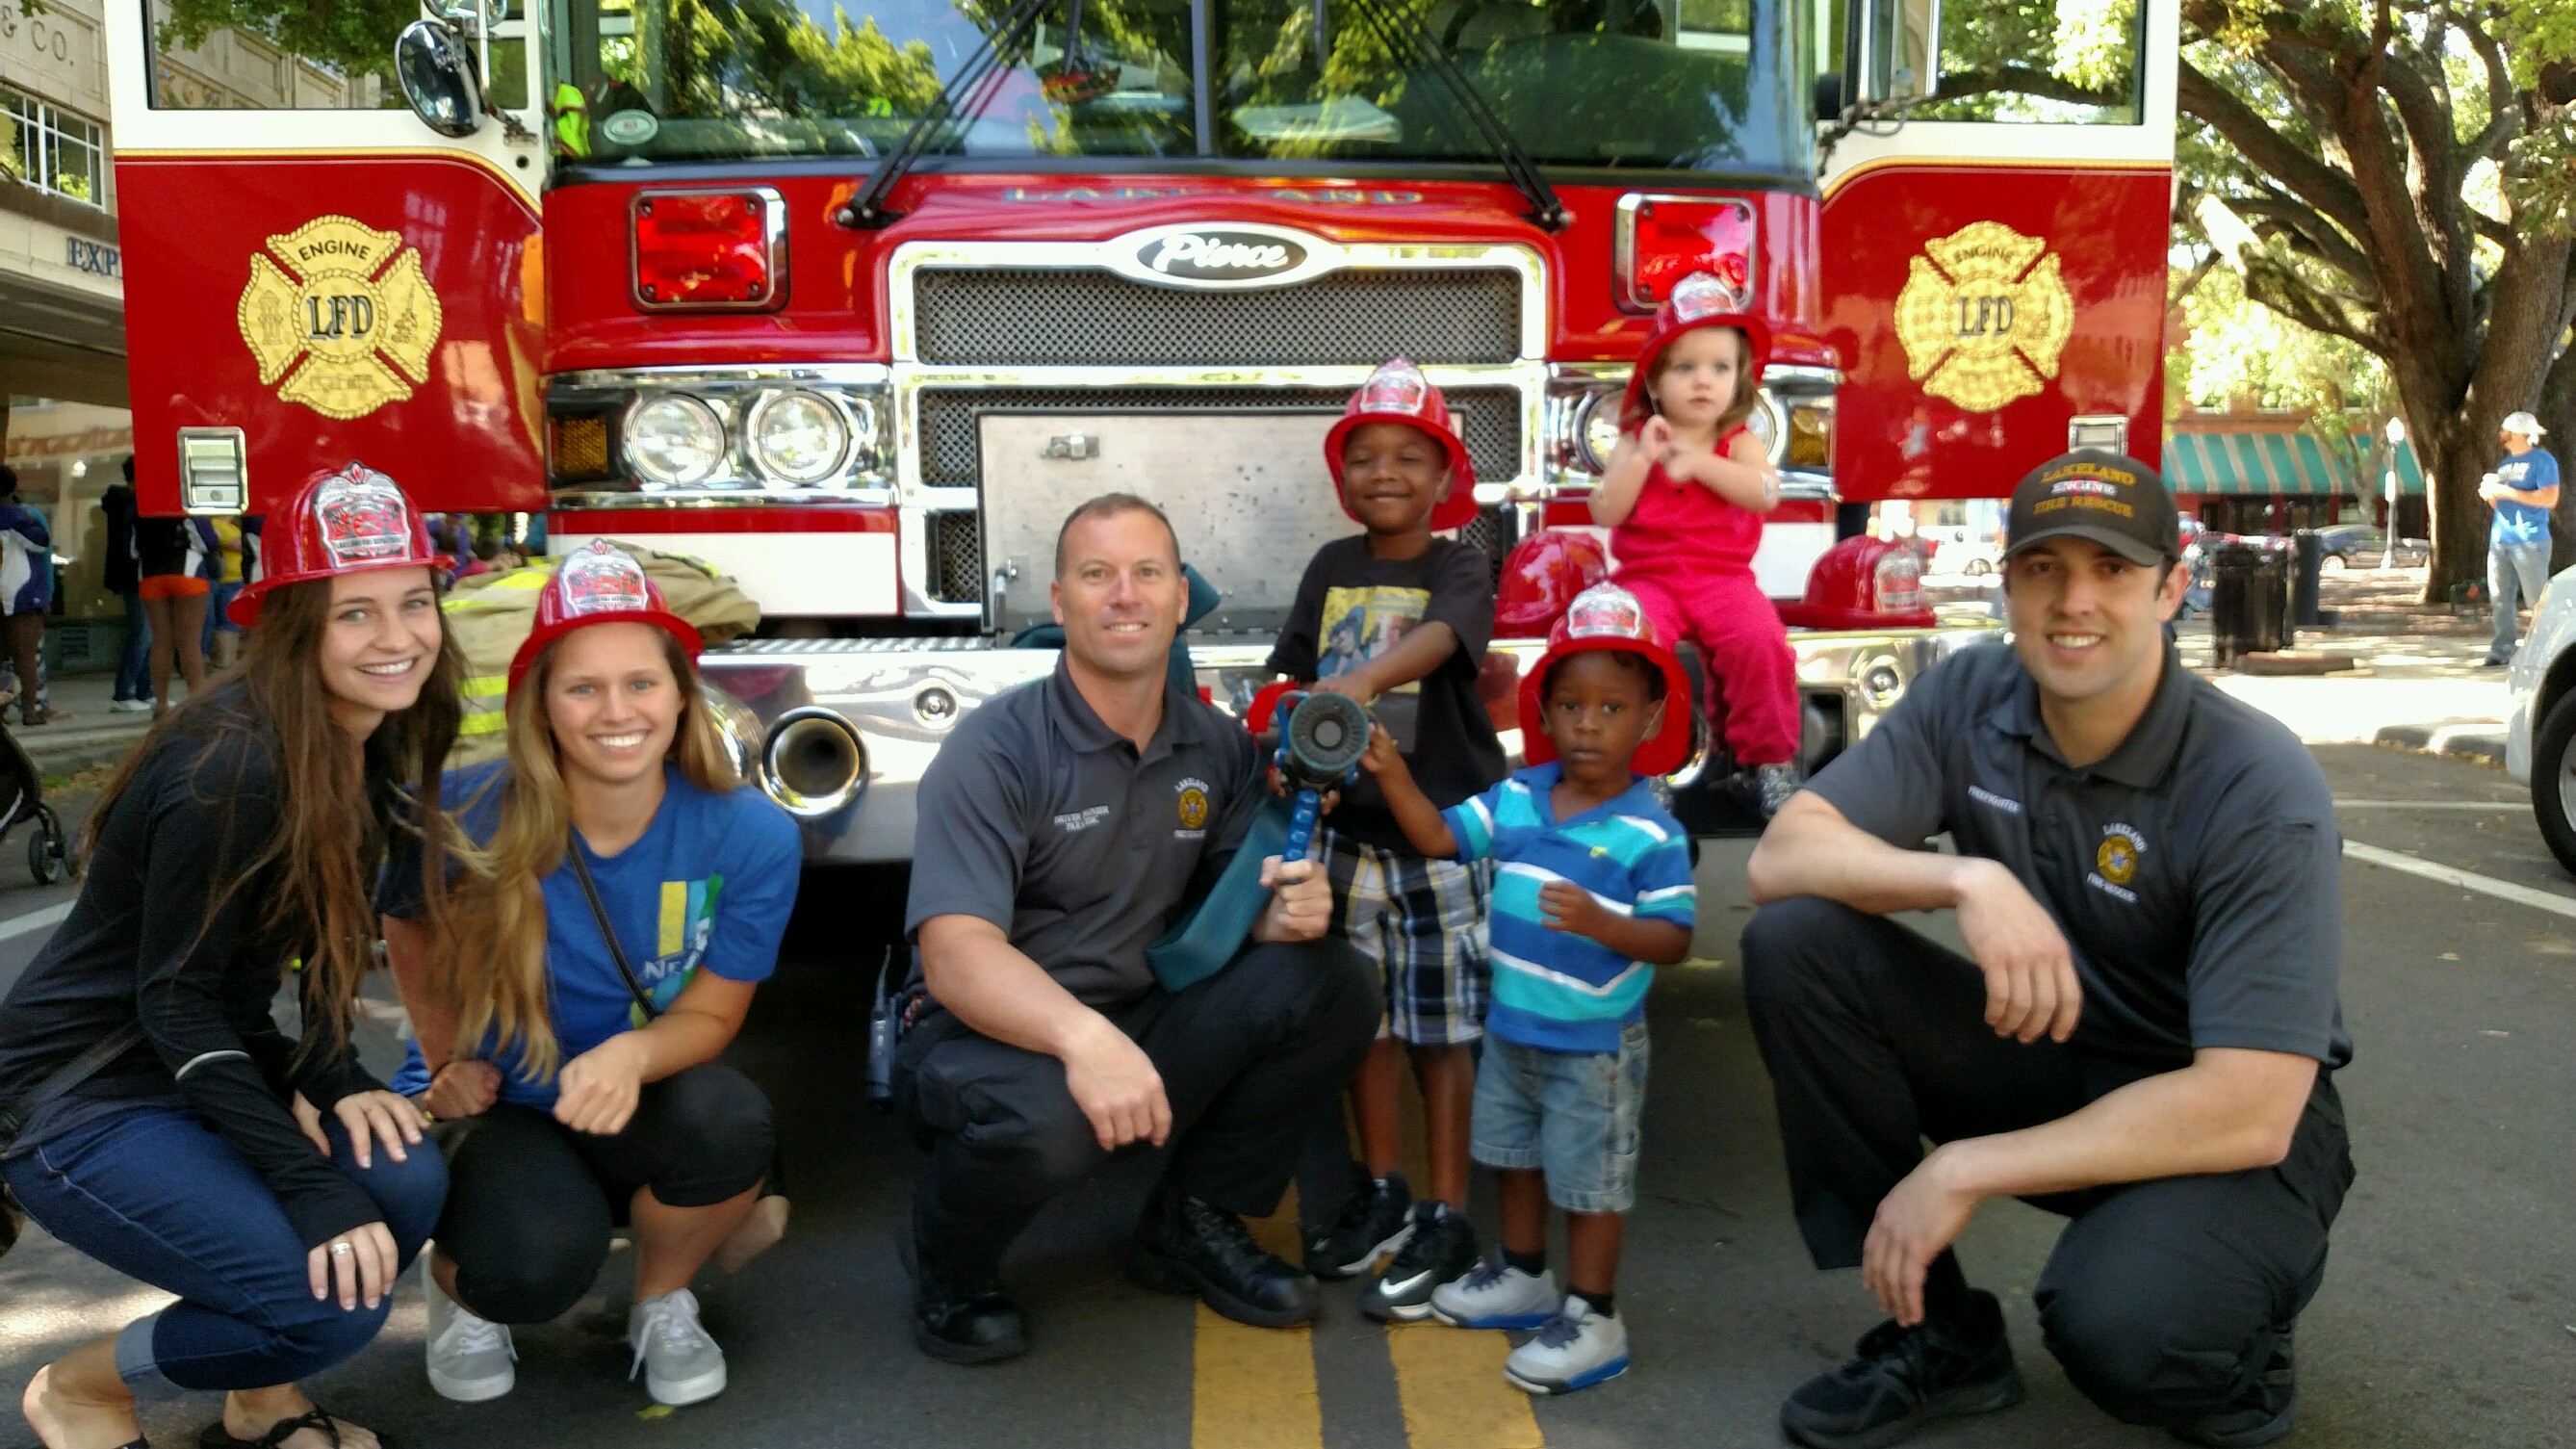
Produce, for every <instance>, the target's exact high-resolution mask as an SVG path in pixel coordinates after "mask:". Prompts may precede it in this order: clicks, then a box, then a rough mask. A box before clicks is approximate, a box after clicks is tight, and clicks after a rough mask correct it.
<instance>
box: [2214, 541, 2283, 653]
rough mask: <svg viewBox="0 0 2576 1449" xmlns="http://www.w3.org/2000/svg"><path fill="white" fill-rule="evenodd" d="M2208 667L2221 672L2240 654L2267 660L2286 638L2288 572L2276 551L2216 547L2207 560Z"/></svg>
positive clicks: (2239, 545)
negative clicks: (2212, 665)
mask: <svg viewBox="0 0 2576 1449" xmlns="http://www.w3.org/2000/svg"><path fill="white" fill-rule="evenodd" d="M2209 574H2210V581H2209V595H2210V597H2209V643H2210V657H2211V662H2213V663H2215V664H2216V665H2217V666H2218V667H2219V668H2221V669H2224V668H2226V667H2228V666H2229V665H2231V664H2234V663H2235V662H2236V659H2237V656H2239V655H2243V654H2268V653H2270V652H2272V651H2273V650H2276V649H2278V648H2280V647H2281V645H2282V642H2283V641H2284V640H2285V639H2286V637H2287V629H2286V625H2287V623H2288V617H2287V616H2288V613H2289V603H2290V594H2289V570H2288V568H2287V567H2286V566H2285V562H2284V559H2283V557H2282V554H2281V551H2280V550H2278V549H2269V548H2257V547H2255V546H2254V545H2252V544H2246V543H2227V544H2222V545H2220V546H2219V548H2218V550H2217V552H2215V553H2213V554H2212V555H2210V560H2209Z"/></svg>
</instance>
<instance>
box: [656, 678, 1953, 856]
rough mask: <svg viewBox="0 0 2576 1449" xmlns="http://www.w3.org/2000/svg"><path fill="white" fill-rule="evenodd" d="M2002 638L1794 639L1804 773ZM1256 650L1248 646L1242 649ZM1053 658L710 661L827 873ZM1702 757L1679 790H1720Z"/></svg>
mask: <svg viewBox="0 0 2576 1449" xmlns="http://www.w3.org/2000/svg"><path fill="white" fill-rule="evenodd" d="M1994 637H1997V636H1996V634H1995V633H1994V631H1992V630H1990V629H1979V628H1941V629H1915V630H1892V631H1884V632H1869V631H1859V632H1847V633H1793V634H1792V635H1791V636H1790V641H1791V644H1792V646H1793V647H1794V648H1795V649H1796V651H1797V654H1798V684H1799V692H1800V696H1801V702H1802V704H1803V706H1804V714H1805V718H1806V729H1805V734H1806V737H1807V738H1806V748H1805V764H1806V766H1807V768H1808V769H1809V770H1810V771H1813V770H1816V769H1820V768H1822V767H1823V766H1824V764H1825V763H1826V762H1828V761H1830V760H1831V759H1832V758H1833V756H1834V755H1836V754H1838V753H1840V752H1841V750H1842V749H1843V748H1844V747H1845V746H1846V745H1847V744H1850V743H1854V742H1857V741H1858V740H1859V739H1861V738H1862V737H1863V736H1865V735H1866V734H1867V733H1868V732H1869V729H1870V727H1871V726H1872V725H1873V724H1875V723H1876V722H1877V721H1878V719H1879V718H1880V717H1881V716H1883V715H1884V714H1885V713H1886V712H1887V711H1888V710H1889V709H1891V708H1893V707H1894V706H1895V704H1896V702H1897V700H1899V699H1900V698H1902V697H1903V695H1904V693H1905V690H1906V688H1907V687H1908V686H1909V685H1911V684H1912V683H1913V681H1914V680H1915V679H1917V678H1919V677H1920V676H1921V675H1922V673H1923V671H1925V670H1927V669H1929V668H1931V667H1932V666H1933V665H1935V664H1937V663H1939V662H1940V661H1941V660H1942V659H1943V658H1945V657H1947V656H1948V655H1949V654H1950V653H1951V652H1953V651H1954V650H1956V649H1958V648H1960V647H1962V646H1964V645H1966V644H1969V643H1973V642H1975V641H1977V640H1979V639H1991V638H1994ZM1236 641H1241V642H1236ZM1542 652H1544V646H1543V645H1542V644H1541V643H1540V642H1539V641H1536V640H1497V641H1496V642H1495V644H1494V647H1493V650H1492V652H1491V654H1490V655H1489V656H1488V660H1487V667H1486V669H1485V671H1484V673H1483V677H1482V678H1481V679H1480V680H1479V685H1480V689H1481V692H1482V693H1483V694H1484V695H1485V696H1486V699H1487V703H1488V706H1489V708H1490V709H1491V711H1492V713H1493V716H1494V722H1495V725H1496V728H1497V729H1498V730H1499V731H1501V733H1502V736H1503V743H1504V746H1505V748H1506V750H1507V751H1508V752H1509V753H1510V754H1511V755H1512V756H1513V757H1514V758H1518V756H1519V744H1520V740H1519V733H1518V731H1517V729H1516V728H1515V727H1516V726H1517V724H1518V721H1517V720H1516V719H1515V718H1513V711H1514V709H1515V707H1516V706H1515V703H1514V702H1515V700H1516V699H1517V696H1518V691H1519V679H1520V674H1521V671H1522V670H1524V669H1526V668H1529V667H1531V666H1533V665H1535V664H1536V663H1537V660H1538V658H1539V655H1540V654H1541V653H1542ZM1190 653H1191V659H1192V662H1193V664H1194V665H1195V666H1196V669H1197V673H1198V681H1199V685H1200V688H1201V689H1202V690H1203V691H1204V692H1205V693H1206V694H1207V696H1208V697H1209V698H1210V699H1211V700H1212V701H1213V702H1214V703H1215V704H1216V705H1217V706H1218V707H1219V708H1221V709H1224V710H1225V711H1227V712H1228V713H1230V714H1234V715H1237V716H1240V715H1241V714H1242V713H1243V711H1244V710H1245V709H1246V708H1247V707H1248V706H1249V705H1250V703H1251V701H1252V696H1253V694H1254V693H1255V692H1256V691H1257V690H1259V689H1260V687H1261V686H1262V685H1264V684H1266V683H1268V682H1269V679H1270V675H1269V673H1268V671H1267V670H1266V669H1265V668H1264V667H1263V666H1264V664H1265V662H1266V661H1267V659H1268V657H1269V654H1270V644H1269V641H1268V640H1266V639H1262V640H1244V639H1243V638H1242V636H1235V640H1228V641H1219V642H1202V641H1193V643H1192V645H1191V650H1190ZM1056 657H1057V656H1056V651H1054V650H1052V649H1010V648H1002V647H998V646H995V645H992V644H989V643H987V642H985V641H983V640H981V639H973V638H946V639H757V640H746V641H742V642H740V643H736V644H731V645H727V646H725V647H723V648H720V649H714V650H710V651H709V652H708V653H707V655H706V658H705V660H704V661H703V665H702V668H703V669H704V672H705V676H706V682H707V684H708V685H709V686H711V690H710V697H711V699H712V700H713V702H714V703H715V705H716V707H717V710H718V713H719V714H720V716H721V717H722V721H723V724H724V727H725V728H724V734H725V736H726V739H727V742H728V745H729V746H730V748H731V750H732V752H733V755H734V761H735V764H736V765H737V766H738V767H740V768H741V770H742V772H743V776H744V778H746V779H748V780H750V781H752V782H753V783H754V784H755V785H757V786H758V787H759V788H760V789H761V790H762V791H764V792H765V793H767V794H768V796H769V797H770V798H771V799H773V800H775V801H777V802H778V804H779V805H780V806H781V807H782V808H784V809H785V810H786V811H787V812H788V813H789V814H791V815H793V816H794V817H795V818H796V820H797V823H798V824H799V825H800V826H802V827H803V829H804V833H805V859H806V861H807V863H808V864H813V865H824V864H834V865H861V864H893V863H898V862H902V861H906V860H909V859H911V857H912V834H913V824H914V821H915V819H916V818H917V809H916V803H915V802H916V796H917V791H918V789H919V786H920V783H921V777H922V775H923V773H924V772H926V771H927V770H928V769H929V768H930V762H931V759H932V758H933V757H934V756H936V755H937V754H938V753H939V747H940V745H941V744H942V743H943V742H945V741H946V739H947V738H948V735H949V732H950V731H951V730H953V729H954V728H955V727H956V725H957V722H958V721H959V720H962V719H964V718H965V717H966V714H967V712H968V711H970V710H973V709H975V708H978V707H980V706H981V705H983V704H984V703H985V702H986V701H988V700H990V699H992V698H993V696H995V695H997V694H1000V693H1001V692H1002V691H1003V690H1006V689H1009V688H1012V687H1013V686H1015V685H1020V684H1026V683H1028V682H1030V681H1032V680H1037V679H1043V678H1045V677H1046V676H1047V675H1048V674H1049V673H1050V672H1052V671H1053V670H1054V668H1055V663H1056ZM1708 764H1709V759H1708V754H1707V751H1706V750H1705V749H1703V750H1702V751H1701V752H1700V753H1699V755H1698V756H1697V757H1696V758H1694V759H1693V760H1692V761H1691V762H1690V763H1689V764H1688V765H1686V766H1684V768H1683V769H1682V770H1681V771H1680V772H1678V773H1677V774H1676V775H1675V776H1674V779H1673V783H1674V785H1675V787H1676V789H1677V790H1683V791H1687V790H1689V789H1690V788H1691V787H1692V786H1694V785H1701V786H1705V785H1708V784H1711V783H1714V782H1711V781H1709V780H1707V779H1706V778H1705V776H1706V775H1707V767H1708Z"/></svg>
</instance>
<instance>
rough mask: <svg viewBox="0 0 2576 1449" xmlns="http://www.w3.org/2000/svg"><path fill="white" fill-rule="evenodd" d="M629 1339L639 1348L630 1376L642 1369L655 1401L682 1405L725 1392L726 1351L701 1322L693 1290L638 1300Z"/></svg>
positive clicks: (631, 1312)
mask: <svg viewBox="0 0 2576 1449" xmlns="http://www.w3.org/2000/svg"><path fill="white" fill-rule="evenodd" d="M626 1341H627V1342H628V1343H631V1344H633V1345H634V1346H635V1362H634V1364H633V1365H632V1366H630V1367H629V1368H628V1369H627V1370H626V1376H627V1377H628V1378H630V1379H631V1378H633V1377H635V1371H636V1370H637V1369H641V1370H643V1371H644V1390H645V1392H647V1393H649V1394H651V1395H652V1396H653V1402H655V1403H657V1404H669V1405H671V1406H672V1407H674V1408H677V1407H678V1406H680V1405H682V1404H694V1403H698V1402H700V1401H702V1400H705V1399H712V1398H714V1397H715V1396H716V1395H718V1394H721V1393H723V1392H724V1386H725V1361H724V1350H723V1349H721V1348H718V1347H716V1341H715V1340H714V1339H712V1338H710V1337H708V1336H707V1330H706V1328H705V1326H704V1325H702V1324H700V1323H699V1322H698V1295H696V1294H694V1293H692V1292H690V1291H689V1290H688V1289H686V1288H681V1289H678V1290H675V1291H673V1292H670V1293H665V1294H663V1295H662V1296H661V1297H659V1298H639V1299H637V1300H636V1301H635V1306H634V1308H632V1309H630V1310H628V1312H627V1314H626Z"/></svg>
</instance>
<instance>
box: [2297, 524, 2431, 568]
mask: <svg viewBox="0 0 2576 1449" xmlns="http://www.w3.org/2000/svg"><path fill="white" fill-rule="evenodd" d="M2318 534H2319V537H2320V538H2321V539H2322V540H2323V541H2324V543H2325V546H2326V555H2325V559H2324V561H2323V563H2322V565H2321V567H2323V568H2324V569H2325V571H2326V572H2328V573H2332V572H2334V571H2335V570H2337V569H2375V568H2378V567H2379V566H2380V565H2381V564H2382V562H2384V561H2385V560H2386V559H2387V558H2388V535H2387V534H2385V533H2382V532H2380V531H2379V530H2378V529H2376V528H2372V527H2371V526H2370V525H2368V524H2366V523H2346V524H2341V525H2338V526H2337V527H2334V528H2327V529H2320V530H2319V531H2318ZM2432 556H2433V545H2432V544H2430V543H2428V542H2426V541H2425V540H2423V539H2420V538H2401V539H2399V540H2397V559H2396V564H2397V567H2399V568H2401V569H2412V568H2421V567H2423V566H2424V563H2425V561H2426V560H2427V559H2430V558H2431V557H2432Z"/></svg>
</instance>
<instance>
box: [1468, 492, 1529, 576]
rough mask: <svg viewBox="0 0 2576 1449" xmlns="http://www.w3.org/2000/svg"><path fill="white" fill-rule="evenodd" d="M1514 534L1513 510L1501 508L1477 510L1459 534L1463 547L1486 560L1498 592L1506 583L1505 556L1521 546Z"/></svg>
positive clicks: (1486, 565) (1496, 506)
mask: <svg viewBox="0 0 2576 1449" xmlns="http://www.w3.org/2000/svg"><path fill="white" fill-rule="evenodd" d="M1513 532H1514V530H1513V526H1512V510H1511V509H1509V508H1506V507H1503V506H1501V505H1499V504H1497V505H1495V506H1493V507H1489V508H1479V509H1477V510H1476V516H1475V517H1473V518H1471V519H1468V520H1467V525H1466V527H1464V528H1461V529H1459V530H1458V541H1459V542H1460V543H1463V544H1465V545H1467V546H1468V547H1469V548H1472V549H1475V550H1476V551H1477V552H1479V553H1482V554H1483V555H1484V556H1485V567H1486V569H1487V571H1489V572H1490V573H1491V574H1492V575H1493V578H1492V580H1491V582H1492V583H1493V585H1494V587H1496V588H1497V589H1499V588H1501V587H1502V583H1503V559H1504V556H1505V555H1507V554H1509V553H1510V552H1511V551H1512V545H1513V544H1515V543H1518V542H1520V540H1519V539H1517V538H1515V537H1514V536H1513Z"/></svg>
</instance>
